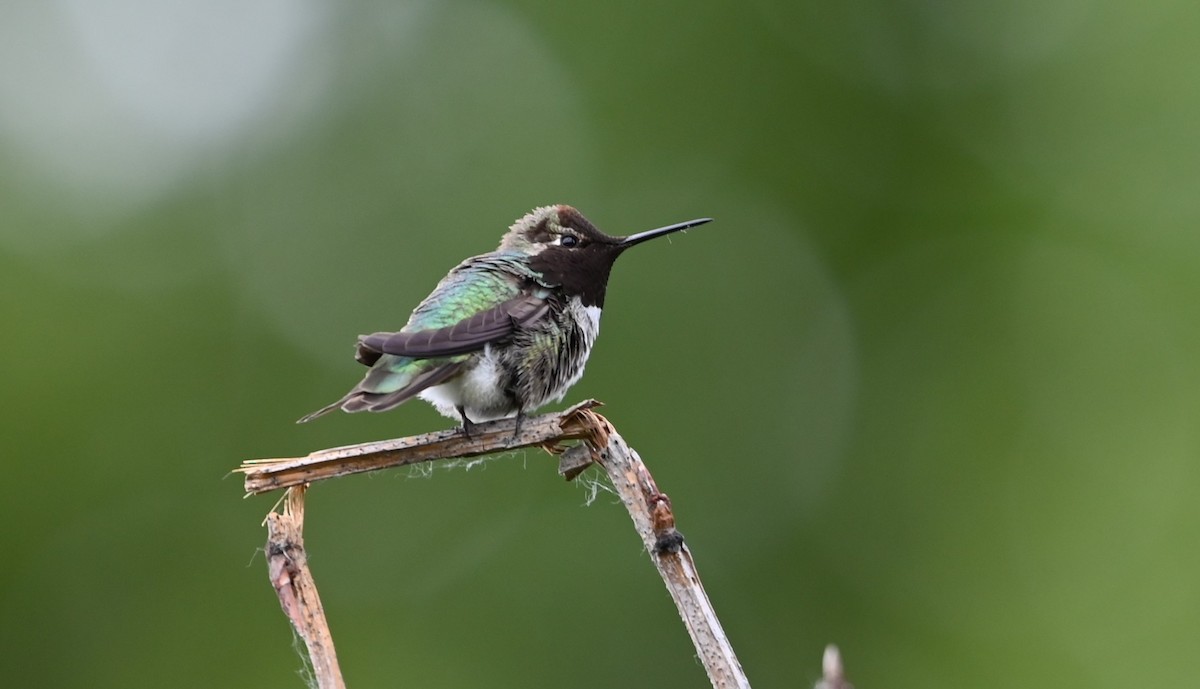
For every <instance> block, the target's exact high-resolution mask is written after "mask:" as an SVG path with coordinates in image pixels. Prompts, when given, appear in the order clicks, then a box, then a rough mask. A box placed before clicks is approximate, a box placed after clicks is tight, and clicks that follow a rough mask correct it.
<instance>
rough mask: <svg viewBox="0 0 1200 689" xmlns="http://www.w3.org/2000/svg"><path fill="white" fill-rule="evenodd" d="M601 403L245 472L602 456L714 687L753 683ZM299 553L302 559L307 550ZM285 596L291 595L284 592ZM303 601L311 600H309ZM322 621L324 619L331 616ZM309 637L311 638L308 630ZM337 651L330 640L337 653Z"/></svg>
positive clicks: (278, 475)
mask: <svg viewBox="0 0 1200 689" xmlns="http://www.w3.org/2000/svg"><path fill="white" fill-rule="evenodd" d="M596 406H599V403H597V402H595V401H592V400H588V401H587V402H583V403H582V404H578V405H576V406H574V407H572V408H570V409H568V410H566V411H564V412H560V413H552V414H544V415H542V416H537V417H534V418H530V419H526V420H525V421H524V422H523V424H522V425H521V428H520V431H519V432H517V430H516V425H515V421H514V420H512V419H505V420H500V421H493V422H490V423H486V424H478V425H476V426H475V427H474V428H473V430H472V434H471V436H470V437H467V436H466V435H465V434H464V433H462V431H459V430H455V431H442V432H437V433H426V434H423V435H417V436H412V437H408V438H398V439H395V440H387V441H381V442H376V443H365V444H362V445H351V446H347V447H340V448H334V449H330V450H321V451H318V452H314V453H312V454H310V455H308V456H307V457H295V458H282V459H266V460H250V461H247V462H244V463H243V464H242V466H241V467H240V468H239V469H238V471H241V472H243V473H245V474H246V484H245V485H246V492H247V493H262V492H266V491H269V490H272V489H274V488H282V487H288V486H301V485H305V484H307V483H310V482H313V481H319V480H324V479H329V478H336V477H338V476H346V475H349V474H355V473H361V472H366V471H375V470H378V469H384V468H388V467H397V466H405V465H410V464H416V463H419V462H427V461H432V460H436V459H450V458H456V457H473V456H477V455H482V454H487V453H490V452H500V451H506V450H513V449H517V448H522V447H534V446H540V447H542V448H544V449H546V450H547V451H548V452H552V453H554V454H560V455H561V457H560V465H559V471H560V473H562V474H563V475H564V476H566V477H567V479H568V480H570V479H571V478H574V477H575V476H577V475H578V474H579V473H581V472H582V471H583V470H584V469H586V468H587V466H588V464H589V462H596V463H598V464H600V465H602V466H603V467H604V469H605V471H606V472H607V474H608V476H609V479H610V480H611V481H612V484H613V486H614V488H615V489H616V492H617V494H618V495H620V496H621V501H622V502H623V503H624V504H625V507H626V509H627V510H628V511H629V515H630V517H631V518H632V519H633V524H634V527H635V528H636V529H637V532H638V535H639V536H641V539H642V543H643V544H644V545H645V546H646V550H647V551H648V552H649V554H650V558H651V560H652V561H653V562H654V565H655V567H656V568H657V569H658V571H659V574H660V575H661V576H662V579H663V582H664V583H665V584H666V586H667V590H668V591H669V592H670V594H671V598H672V599H673V600H674V601H675V605H676V607H677V608H678V610H679V615H680V617H682V618H683V622H684V625H685V626H686V627H687V630H688V634H689V636H691V638H692V643H693V644H694V645H695V647H696V652H697V655H698V657H699V658H700V661H701V663H702V664H703V665H704V668H705V670H706V671H707V672H708V676H709V679H710V681H711V682H712V685H713V687H716V688H717V689H748V688H749V686H750V683H749V681H748V680H747V679H746V675H745V673H744V672H743V671H742V667H741V664H740V663H739V662H738V659H737V656H736V655H735V654H734V652H733V647H732V646H731V645H730V643H729V639H728V638H727V637H726V636H725V632H724V630H722V629H721V624H720V621H719V620H718V619H717V614H716V612H715V611H714V610H713V607H712V604H711V603H710V602H709V600H708V595H707V594H706V593H705V591H704V587H703V585H702V584H701V583H700V575H699V574H698V573H697V571H696V564H695V562H694V560H693V559H692V554H691V551H690V550H688V548H687V546H686V545H684V543H683V536H682V535H680V533H679V532H678V531H676V530H675V516H674V513H673V512H672V510H671V501H670V499H669V498H668V497H667V496H666V494H664V493H662V492H661V491H659V490H658V486H657V485H656V484H655V483H654V478H653V477H652V476H651V475H650V472H649V470H647V469H646V465H645V464H643V463H642V460H641V458H639V457H638V455H637V453H636V452H634V451H633V450H632V449H631V448H630V447H629V446H628V445H627V444H626V443H625V441H624V440H623V439H622V438H621V436H619V435H618V434H617V432H616V430H614V429H613V427H612V424H610V423H609V422H608V420H607V419H605V418H604V417H603V416H601V415H599V414H597V413H596V412H594V411H592V409H593V408H594V407H596ZM569 440H581V441H582V443H581V444H580V445H576V446H574V447H571V448H570V449H567V450H566V451H565V452H564V451H563V449H564V448H563V447H562V445H561V443H562V442H564V441H569ZM294 490H297V488H289V493H290V492H291V491H294ZM301 506H302V503H301ZM284 516H286V511H285V515H275V514H272V515H271V517H270V518H276V520H281V519H282V518H283V517H284ZM271 523H273V522H271ZM298 536H299V532H298V531H297V538H298ZM297 542H299V541H297ZM270 552H274V551H273V550H272V551H270ZM299 552H300V556H301V558H302V557H303V550H302V549H301V550H300V551H299ZM287 561H290V559H287ZM272 562H273V561H272ZM272 567H273V568H272V581H275V580H276V575H275V570H274V565H272ZM310 581H311V579H310ZM276 588H277V589H278V588H279V586H278V585H277V586H276ZM315 593H316V589H315V588H314V589H313V598H312V600H313V601H315V603H316V605H317V607H318V611H319V606H320V602H319V600H318V599H317V598H316V596H315ZM280 600H281V601H283V600H284V594H283V593H282V592H281V593H280ZM300 602H301V604H303V603H304V602H305V601H303V600H301V601H300ZM284 609H285V610H286V611H288V614H289V617H291V618H292V619H293V621H294V620H295V619H296V618H295V617H294V616H293V615H292V613H291V611H290V610H289V609H288V605H287V603H286V602H285V603H284ZM321 619H322V621H323V619H324V617H323V615H321ZM297 628H299V625H297ZM305 640H306V643H307V642H308V637H307V636H306V637H305ZM311 648H312V647H311V646H310V653H311V652H312V651H311ZM332 649H333V646H332V642H330V643H329V651H330V653H331V654H332ZM315 665H316V660H315V658H314V666H315ZM334 669H335V670H336V660H334ZM330 686H340V685H330ZM321 687H322V688H324V687H325V685H324V684H322V685H321Z"/></svg>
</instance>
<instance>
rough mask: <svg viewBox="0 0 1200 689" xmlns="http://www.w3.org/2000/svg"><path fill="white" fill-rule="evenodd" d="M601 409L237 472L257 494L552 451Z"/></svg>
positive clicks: (256, 462)
mask: <svg viewBox="0 0 1200 689" xmlns="http://www.w3.org/2000/svg"><path fill="white" fill-rule="evenodd" d="M597 406H600V403H599V402H597V401H595V400H587V401H585V402H581V403H579V404H577V405H575V406H574V407H571V408H570V409H568V410H566V411H563V412H555V413H551V414H542V415H541V416H535V417H532V418H528V419H525V420H524V421H523V422H522V423H521V429H520V431H519V432H517V429H516V420H515V419H501V420H499V421H491V422H488V423H480V424H475V426H474V427H473V429H472V431H471V435H470V436H468V435H466V434H465V433H463V432H462V430H461V429H456V430H449V431H436V432H433V433H423V434H421V435H413V436H409V437H407V438H396V439H395V440H381V441H378V442H373V443H362V444H360V445H347V446H345V447H335V448H331V449H328V450H318V451H316V452H313V453H311V454H309V455H308V456H306V457H281V458H277V459H250V460H246V461H245V462H242V466H240V467H238V469H237V471H240V472H242V473H244V474H245V475H246V492H247V493H250V494H255V493H265V492H267V491H271V490H275V489H276V488H287V487H289V486H299V485H303V484H306V483H314V482H316V481H322V480H325V479H331V478H337V477H339V476H348V475H350V474H360V473H363V472H368V471H377V470H379V469H388V468H391V467H398V466H405V465H408V464H417V463H420V462H431V461H434V460H437V459H453V458H457V457H477V456H479V455H485V454H488V453H490V452H500V451H503V450H517V449H520V448H523V447H535V446H547V447H550V446H553V445H554V444H556V443H558V442H561V441H564V440H572V439H579V438H582V437H583V435H584V432H583V427H582V426H580V425H579V424H578V423H577V420H576V417H575V412H577V411H580V410H582V409H591V408H592V407H597Z"/></svg>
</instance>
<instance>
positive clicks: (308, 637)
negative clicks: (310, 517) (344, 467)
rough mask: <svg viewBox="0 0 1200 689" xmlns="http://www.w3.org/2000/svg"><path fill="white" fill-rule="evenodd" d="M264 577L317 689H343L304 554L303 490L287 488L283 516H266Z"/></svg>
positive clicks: (274, 514)
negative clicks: (301, 644) (298, 643)
mask: <svg viewBox="0 0 1200 689" xmlns="http://www.w3.org/2000/svg"><path fill="white" fill-rule="evenodd" d="M267 573H268V576H269V577H270V579H271V585H272V586H274V587H275V594H276V595H277V596H279V604H280V605H281V606H282V607H283V613H284V614H285V615H287V618H288V620H290V621H291V623H292V627H293V628H295V630H296V633H297V634H299V635H300V638H301V639H303V640H304V645H305V646H306V647H307V648H308V658H309V662H311V663H312V669H313V678H314V679H316V681H317V686H318V687H320V689H345V686H346V684H345V682H343V681H342V671H341V669H340V668H339V667H338V660H337V653H336V652H335V651H334V649H333V636H332V635H331V634H330V633H329V624H328V623H327V622H326V621H325V608H324V607H322V605H321V597H320V596H319V595H317V584H316V582H314V581H313V578H312V573H311V572H309V570H308V555H307V554H305V552H304V487H303V486H297V487H295V488H289V489H288V491H287V495H285V496H284V499H283V512H271V513H270V514H268V515H267Z"/></svg>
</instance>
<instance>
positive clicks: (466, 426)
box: [458, 405, 475, 438]
mask: <svg viewBox="0 0 1200 689" xmlns="http://www.w3.org/2000/svg"><path fill="white" fill-rule="evenodd" d="M458 415H459V416H461V417H462V422H463V425H462V430H463V435H465V436H467V437H468V438H470V437H471V429H473V428H475V423H474V422H473V421H471V420H470V419H468V418H467V411H466V410H465V409H463V408H462V406H461V405H460V406H459V407H458Z"/></svg>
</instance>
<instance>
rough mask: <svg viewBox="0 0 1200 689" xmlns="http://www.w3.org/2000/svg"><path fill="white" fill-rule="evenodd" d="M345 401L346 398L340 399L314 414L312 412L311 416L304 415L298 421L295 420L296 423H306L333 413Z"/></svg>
mask: <svg viewBox="0 0 1200 689" xmlns="http://www.w3.org/2000/svg"><path fill="white" fill-rule="evenodd" d="M345 401H346V398H345V397H343V398H342V399H340V400H338V401H336V402H334V403H333V404H329V405H326V406H324V407H321V408H320V409H318V410H316V411H315V412H313V413H311V414H305V415H304V416H302V417H300V418H299V419H296V423H308V422H309V421H312V420H313V419H315V418H317V417H319V416H325V415H326V414H328V413H329V412H331V411H333V410H334V409H337V408H338V407H340V406H342V403H343V402H345Z"/></svg>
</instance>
